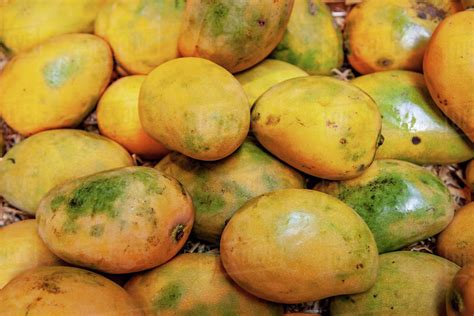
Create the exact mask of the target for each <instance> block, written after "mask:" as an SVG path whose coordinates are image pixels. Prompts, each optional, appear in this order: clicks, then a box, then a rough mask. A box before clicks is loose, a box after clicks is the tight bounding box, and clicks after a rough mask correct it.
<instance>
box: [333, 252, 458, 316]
mask: <svg viewBox="0 0 474 316" xmlns="http://www.w3.org/2000/svg"><path fill="white" fill-rule="evenodd" d="M379 266H380V268H379V274H378V276H377V282H376V283H375V285H374V286H373V287H372V288H371V289H370V290H368V291H367V292H364V293H360V294H355V295H345V296H340V297H336V298H334V299H333V300H332V301H331V308H330V311H331V315H334V316H336V315H393V316H395V315H399V316H405V315H426V316H428V315H444V314H445V311H446V307H445V296H446V293H447V292H448V289H449V287H450V285H451V281H452V280H453V277H454V275H455V274H456V273H457V272H458V270H459V267H458V266H457V265H455V264H454V263H452V262H450V261H448V260H445V259H443V258H440V257H438V256H434V255H431V254H427V253H421V252H409V251H398V252H391V253H385V254H383V255H380V260H379Z"/></svg>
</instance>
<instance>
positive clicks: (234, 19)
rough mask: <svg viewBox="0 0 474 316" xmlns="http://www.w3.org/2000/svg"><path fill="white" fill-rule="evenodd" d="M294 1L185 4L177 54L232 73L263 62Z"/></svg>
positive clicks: (228, 0)
mask: <svg viewBox="0 0 474 316" xmlns="http://www.w3.org/2000/svg"><path fill="white" fill-rule="evenodd" d="M292 8H293V0H281V1H272V0H244V1H233V0H215V1H206V0H195V1H188V2H187V3H186V9H185V14H184V21H183V27H182V29H181V35H180V37H179V51H180V53H181V54H182V55H183V56H187V57H202V58H206V59H209V60H212V61H213V62H215V63H217V64H219V65H221V66H222V67H224V68H226V69H227V70H229V71H230V72H232V73H235V72H239V71H242V70H245V69H247V68H250V67H252V66H253V65H255V64H257V63H258V62H260V61H262V60H263V59H264V58H265V57H267V55H268V54H270V52H271V51H272V50H273V49H274V48H275V47H276V46H277V45H278V43H279V42H280V41H281V39H282V37H283V34H284V32H285V29H286V25H287V23H288V19H289V18H290V14H291V10H292Z"/></svg>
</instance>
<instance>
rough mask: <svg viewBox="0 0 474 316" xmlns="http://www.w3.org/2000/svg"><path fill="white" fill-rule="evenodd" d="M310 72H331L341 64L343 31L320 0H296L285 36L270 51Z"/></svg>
mask: <svg viewBox="0 0 474 316" xmlns="http://www.w3.org/2000/svg"><path fill="white" fill-rule="evenodd" d="M271 56H272V58H275V59H279V60H283V61H286V62H289V63H291V64H293V65H296V66H298V67H300V68H301V69H303V70H305V71H307V72H308V73H309V74H311V75H330V74H331V70H332V69H334V68H339V67H341V66H342V62H343V61H344V51H343V49H342V34H341V30H340V29H339V28H338V26H337V25H336V23H335V22H334V20H333V17H332V14H331V10H330V9H329V7H328V6H327V5H326V4H325V3H324V1H322V0H309V1H308V0H295V4H294V7H293V11H292V12H291V17H290V21H289V22H288V26H287V27H286V32H285V36H284V37H283V40H282V41H281V42H280V44H278V46H277V47H276V48H275V50H274V51H273V52H272V54H271Z"/></svg>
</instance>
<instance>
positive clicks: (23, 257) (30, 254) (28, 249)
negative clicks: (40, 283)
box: [0, 219, 61, 297]
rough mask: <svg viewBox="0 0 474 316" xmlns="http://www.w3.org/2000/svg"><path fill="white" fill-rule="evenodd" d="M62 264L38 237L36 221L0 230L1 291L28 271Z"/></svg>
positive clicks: (22, 222) (12, 225)
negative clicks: (15, 278)
mask: <svg viewBox="0 0 474 316" xmlns="http://www.w3.org/2000/svg"><path fill="white" fill-rule="evenodd" d="M60 264H61V260H60V259H59V258H58V257H56V256H55V255H54V254H53V253H52V252H51V251H50V250H49V249H48V248H47V247H46V245H45V244H44V243H43V241H42V240H41V238H40V237H39V236H38V232H37V226H36V221H35V220H34V219H27V220H23V221H20V222H16V223H13V224H10V225H8V226H5V227H1V228H0V267H2V269H0V289H1V288H2V287H4V286H5V285H6V284H7V283H8V282H9V281H10V280H11V279H13V278H14V277H16V276H17V275H19V274H21V273H22V272H24V271H26V270H28V269H31V268H36V267H41V266H52V265H60ZM0 297H1V295H0Z"/></svg>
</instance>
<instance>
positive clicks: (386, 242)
mask: <svg viewBox="0 0 474 316" xmlns="http://www.w3.org/2000/svg"><path fill="white" fill-rule="evenodd" d="M315 189H316V190H318V191H322V192H325V193H328V194H331V195H332V196H334V197H337V198H339V199H341V201H343V202H345V203H347V205H349V206H351V207H352V208H353V209H354V210H355V211H356V212H357V213H358V214H359V215H360V216H361V217H362V218H363V219H364V221H365V222H366V223H367V225H369V228H370V230H371V231H372V233H373V234H374V237H375V240H376V242H377V248H378V250H379V252H380V253H384V252H388V251H393V250H397V249H400V248H402V247H404V246H408V245H410V244H411V243H413V242H416V241H419V240H423V239H425V238H428V237H430V236H433V235H436V234H437V233H439V232H441V231H442V230H443V229H444V228H446V226H448V224H449V222H451V220H452V218H453V216H454V204H453V201H452V199H451V195H450V194H449V191H448V189H447V188H446V187H445V185H444V184H443V182H441V180H440V179H439V178H438V177H436V176H435V175H434V174H432V173H431V172H429V171H428V170H426V169H424V168H422V167H419V166H417V165H414V164H411V163H409V162H404V161H397V160H376V161H375V162H374V163H373V164H372V165H371V166H370V167H369V168H368V169H367V170H366V171H365V172H364V173H363V174H362V175H361V176H359V177H357V178H355V179H351V180H346V181H341V182H328V181H323V182H322V183H320V184H318V185H316V187H315Z"/></svg>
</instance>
